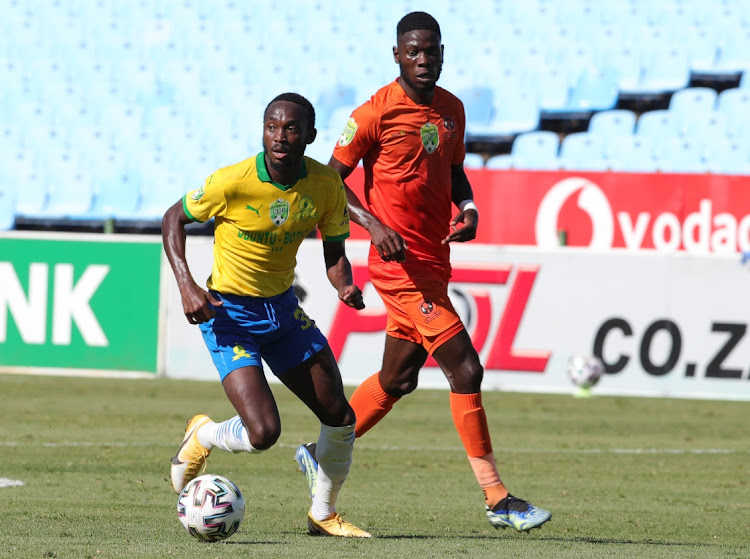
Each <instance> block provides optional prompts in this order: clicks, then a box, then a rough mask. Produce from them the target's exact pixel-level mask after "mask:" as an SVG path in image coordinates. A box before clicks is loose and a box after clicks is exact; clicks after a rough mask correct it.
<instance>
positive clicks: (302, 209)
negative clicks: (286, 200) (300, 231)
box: [282, 196, 318, 223]
mask: <svg viewBox="0 0 750 559" xmlns="http://www.w3.org/2000/svg"><path fill="white" fill-rule="evenodd" d="M297 207H298V208H299V211H298V212H296V213H295V214H294V216H293V218H292V219H297V220H299V221H307V220H308V219H314V218H316V217H318V212H317V211H315V202H313V199H312V198H311V197H310V196H303V197H302V198H300V199H299V202H298V203H297ZM285 221H286V219H285ZM282 223H283V221H282Z"/></svg>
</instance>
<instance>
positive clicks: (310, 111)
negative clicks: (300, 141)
mask: <svg viewBox="0 0 750 559" xmlns="http://www.w3.org/2000/svg"><path fill="white" fill-rule="evenodd" d="M277 101H289V102H290V103H294V104H295V105H299V106H300V107H302V108H303V109H305V112H306V113H307V124H308V126H309V127H310V128H311V129H312V128H315V108H314V107H313V106H312V103H310V101H308V100H307V99H305V98H304V97H302V95H300V94H299V93H291V92H287V93H281V94H279V95H277V96H276V97H274V98H273V99H271V102H270V103H268V105H266V110H265V111H263V118H264V119H265V118H266V113H267V112H268V107H270V106H271V105H273V104H274V103H276V102H277Z"/></svg>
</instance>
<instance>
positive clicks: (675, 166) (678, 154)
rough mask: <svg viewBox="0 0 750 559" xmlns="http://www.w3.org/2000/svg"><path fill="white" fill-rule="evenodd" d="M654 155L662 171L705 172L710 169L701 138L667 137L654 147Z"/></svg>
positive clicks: (658, 167)
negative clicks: (704, 155)
mask: <svg viewBox="0 0 750 559" xmlns="http://www.w3.org/2000/svg"><path fill="white" fill-rule="evenodd" d="M654 155H655V158H656V166H657V169H658V170H660V171H662V172H667V173H705V172H706V171H707V170H708V166H707V165H706V162H705V161H704V158H703V144H702V142H701V141H700V140H699V139H694V138H686V137H673V138H667V139H666V140H664V141H663V142H660V143H659V144H658V145H657V146H656V147H655V148H654Z"/></svg>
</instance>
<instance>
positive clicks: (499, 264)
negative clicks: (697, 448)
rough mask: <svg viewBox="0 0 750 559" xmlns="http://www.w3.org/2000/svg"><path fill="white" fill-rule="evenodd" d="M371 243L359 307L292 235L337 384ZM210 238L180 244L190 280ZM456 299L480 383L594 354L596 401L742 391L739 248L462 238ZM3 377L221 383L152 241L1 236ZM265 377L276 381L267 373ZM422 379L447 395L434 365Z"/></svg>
mask: <svg viewBox="0 0 750 559" xmlns="http://www.w3.org/2000/svg"><path fill="white" fill-rule="evenodd" d="M367 249H368V245H367V243H366V242H363V241H351V242H349V243H348V244H347V250H348V253H349V256H350V259H351V260H352V263H353V265H354V273H355V276H356V281H357V283H358V285H360V287H362V288H363V291H364V294H365V302H366V304H367V309H366V310H365V311H364V312H361V313H357V312H355V311H352V310H351V309H348V308H347V307H344V306H343V305H341V304H339V303H338V301H337V299H336V295H335V292H334V291H333V289H332V288H331V286H330V284H329V283H328V280H327V278H326V276H325V271H324V267H323V262H322V254H321V248H320V243H319V241H317V240H314V239H310V240H306V241H304V243H303V246H302V248H301V251H300V254H299V258H298V262H299V266H298V275H297V279H296V284H297V289H298V292H299V294H300V298H301V301H302V306H303V307H304V308H305V310H306V312H307V313H308V314H309V315H310V316H311V317H312V318H313V319H314V320H315V321H316V323H317V325H318V327H319V328H320V329H321V330H322V331H323V332H324V333H325V334H326V335H327V336H328V338H329V340H330V342H331V346H332V348H333V349H334V352H335V353H336V355H337V357H338V358H339V362H340V366H341V371H342V374H343V376H344V381H345V383H346V384H347V385H354V384H357V383H359V382H360V381H361V380H363V379H364V378H366V377H367V376H369V375H370V374H372V373H373V372H375V371H376V370H377V369H378V368H379V366H380V361H381V351H382V347H383V336H384V334H383V326H384V324H385V314H384V309H383V306H382V304H381V302H380V299H379V298H378V296H377V294H376V293H375V292H374V290H373V288H372V286H371V284H369V282H368V280H367V271H366V264H365V263H366V256H367ZM212 250H213V242H212V239H210V238H207V237H189V238H188V259H189V263H190V265H191V269H192V270H193V273H194V275H195V277H196V279H197V280H198V281H202V280H203V278H205V277H207V275H208V273H209V272H210V263H211V259H212ZM453 261H454V282H453V284H452V290H451V297H452V299H453V300H454V303H455V305H456V307H457V309H458V310H459V312H460V314H461V315H462V317H463V318H464V320H465V322H466V324H467V327H468V330H469V333H470V335H471V336H472V339H473V340H474V343H475V346H476V347H477V349H478V351H479V353H480V357H481V358H482V361H483V363H484V365H485V368H486V372H485V381H484V388H485V389H486V390H505V391H524V392H551V393H569V392H572V391H573V390H574V387H573V385H572V384H571V382H570V381H569V380H568V378H567V377H566V373H565V364H566V362H567V360H568V358H569V357H570V356H571V355H573V354H577V353H583V354H593V355H598V356H600V357H601V358H602V360H603V361H604V362H605V364H606V365H607V367H608V373H607V374H606V375H605V377H604V378H603V379H602V381H601V382H600V383H599V385H597V386H596V388H595V389H594V391H595V393H598V394H602V395H605V394H606V395H636V396H650V397H679V398H709V399H731V400H750V389H748V386H749V385H748V380H750V370H749V369H750V341H748V337H747V335H746V334H747V326H748V324H747V322H748V316H750V303H748V302H747V299H746V298H745V297H743V296H742V295H741V294H742V293H744V290H745V289H746V285H747V281H748V270H747V268H746V267H745V266H743V265H742V264H741V263H740V260H739V256H738V255H736V254H731V255H730V254H708V253H707V254H702V255H696V254H691V253H689V252H686V251H682V252H675V253H671V254H661V253H659V252H657V251H655V250H642V251H628V250H622V249H609V250H607V251H601V250H596V249H591V248H573V247H566V248H564V249H562V248H559V247H557V248H540V247H519V246H516V247H501V246H491V245H477V244H475V245H460V246H456V247H454V249H453ZM0 372H14V373H19V372H20V373H42V374H70V375H81V374H86V375H115V376H117V375H125V376H133V375H137V376H144V377H154V376H157V375H164V376H168V377H170V378H183V379H188V378H189V379H200V380H211V381H215V380H216V379H217V376H216V372H215V369H214V367H213V364H212V363H211V360H210V357H209V355H208V352H207V351H206V349H205V347H204V346H203V343H202V341H201V339H200V333H199V331H198V329H197V328H196V327H195V326H193V325H190V324H188V323H187V321H186V320H185V318H184V316H183V314H182V306H181V302H180V297H179V293H178V291H177V288H176V284H175V282H174V280H173V279H172V276H171V272H170V271H169V270H168V264H167V263H166V260H165V259H164V257H163V256H162V253H161V245H160V242H159V239H158V238H153V237H142V238H133V237H130V236H104V235H98V236H87V235H45V234H39V235H25V234H17V233H11V234H4V235H3V236H2V237H0ZM271 380H273V379H271ZM420 386H422V387H429V388H447V383H446V381H445V379H444V377H443V375H442V373H441V372H440V370H439V369H437V368H435V364H434V362H428V366H427V367H426V368H425V369H424V370H423V372H422V374H421V377H420Z"/></svg>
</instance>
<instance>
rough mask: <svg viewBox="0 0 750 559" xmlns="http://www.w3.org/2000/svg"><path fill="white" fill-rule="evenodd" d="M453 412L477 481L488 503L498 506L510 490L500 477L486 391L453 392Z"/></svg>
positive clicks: (451, 399)
mask: <svg viewBox="0 0 750 559" xmlns="http://www.w3.org/2000/svg"><path fill="white" fill-rule="evenodd" d="M450 402H451V413H452V414H453V423H454V424H455V426H456V431H458V435H459V437H461V442H463V444H464V449H466V454H467V455H468V457H469V463H470V464H471V468H472V470H474V476H475V477H476V478H477V483H479V486H480V487H481V488H482V491H484V497H485V501H486V503H487V505H488V506H490V507H494V506H495V505H496V504H497V503H498V502H500V500H502V499H503V498H504V497H505V496H506V495H507V494H508V490H507V489H506V488H505V485H503V482H502V481H501V480H500V473H499V472H498V471H497V464H496V463H495V455H494V454H493V452H492V441H491V440H490V430H489V427H488V426H487V416H486V415H485V413H484V408H483V407H482V394H481V393H476V394H457V393H455V392H451V393H450Z"/></svg>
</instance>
